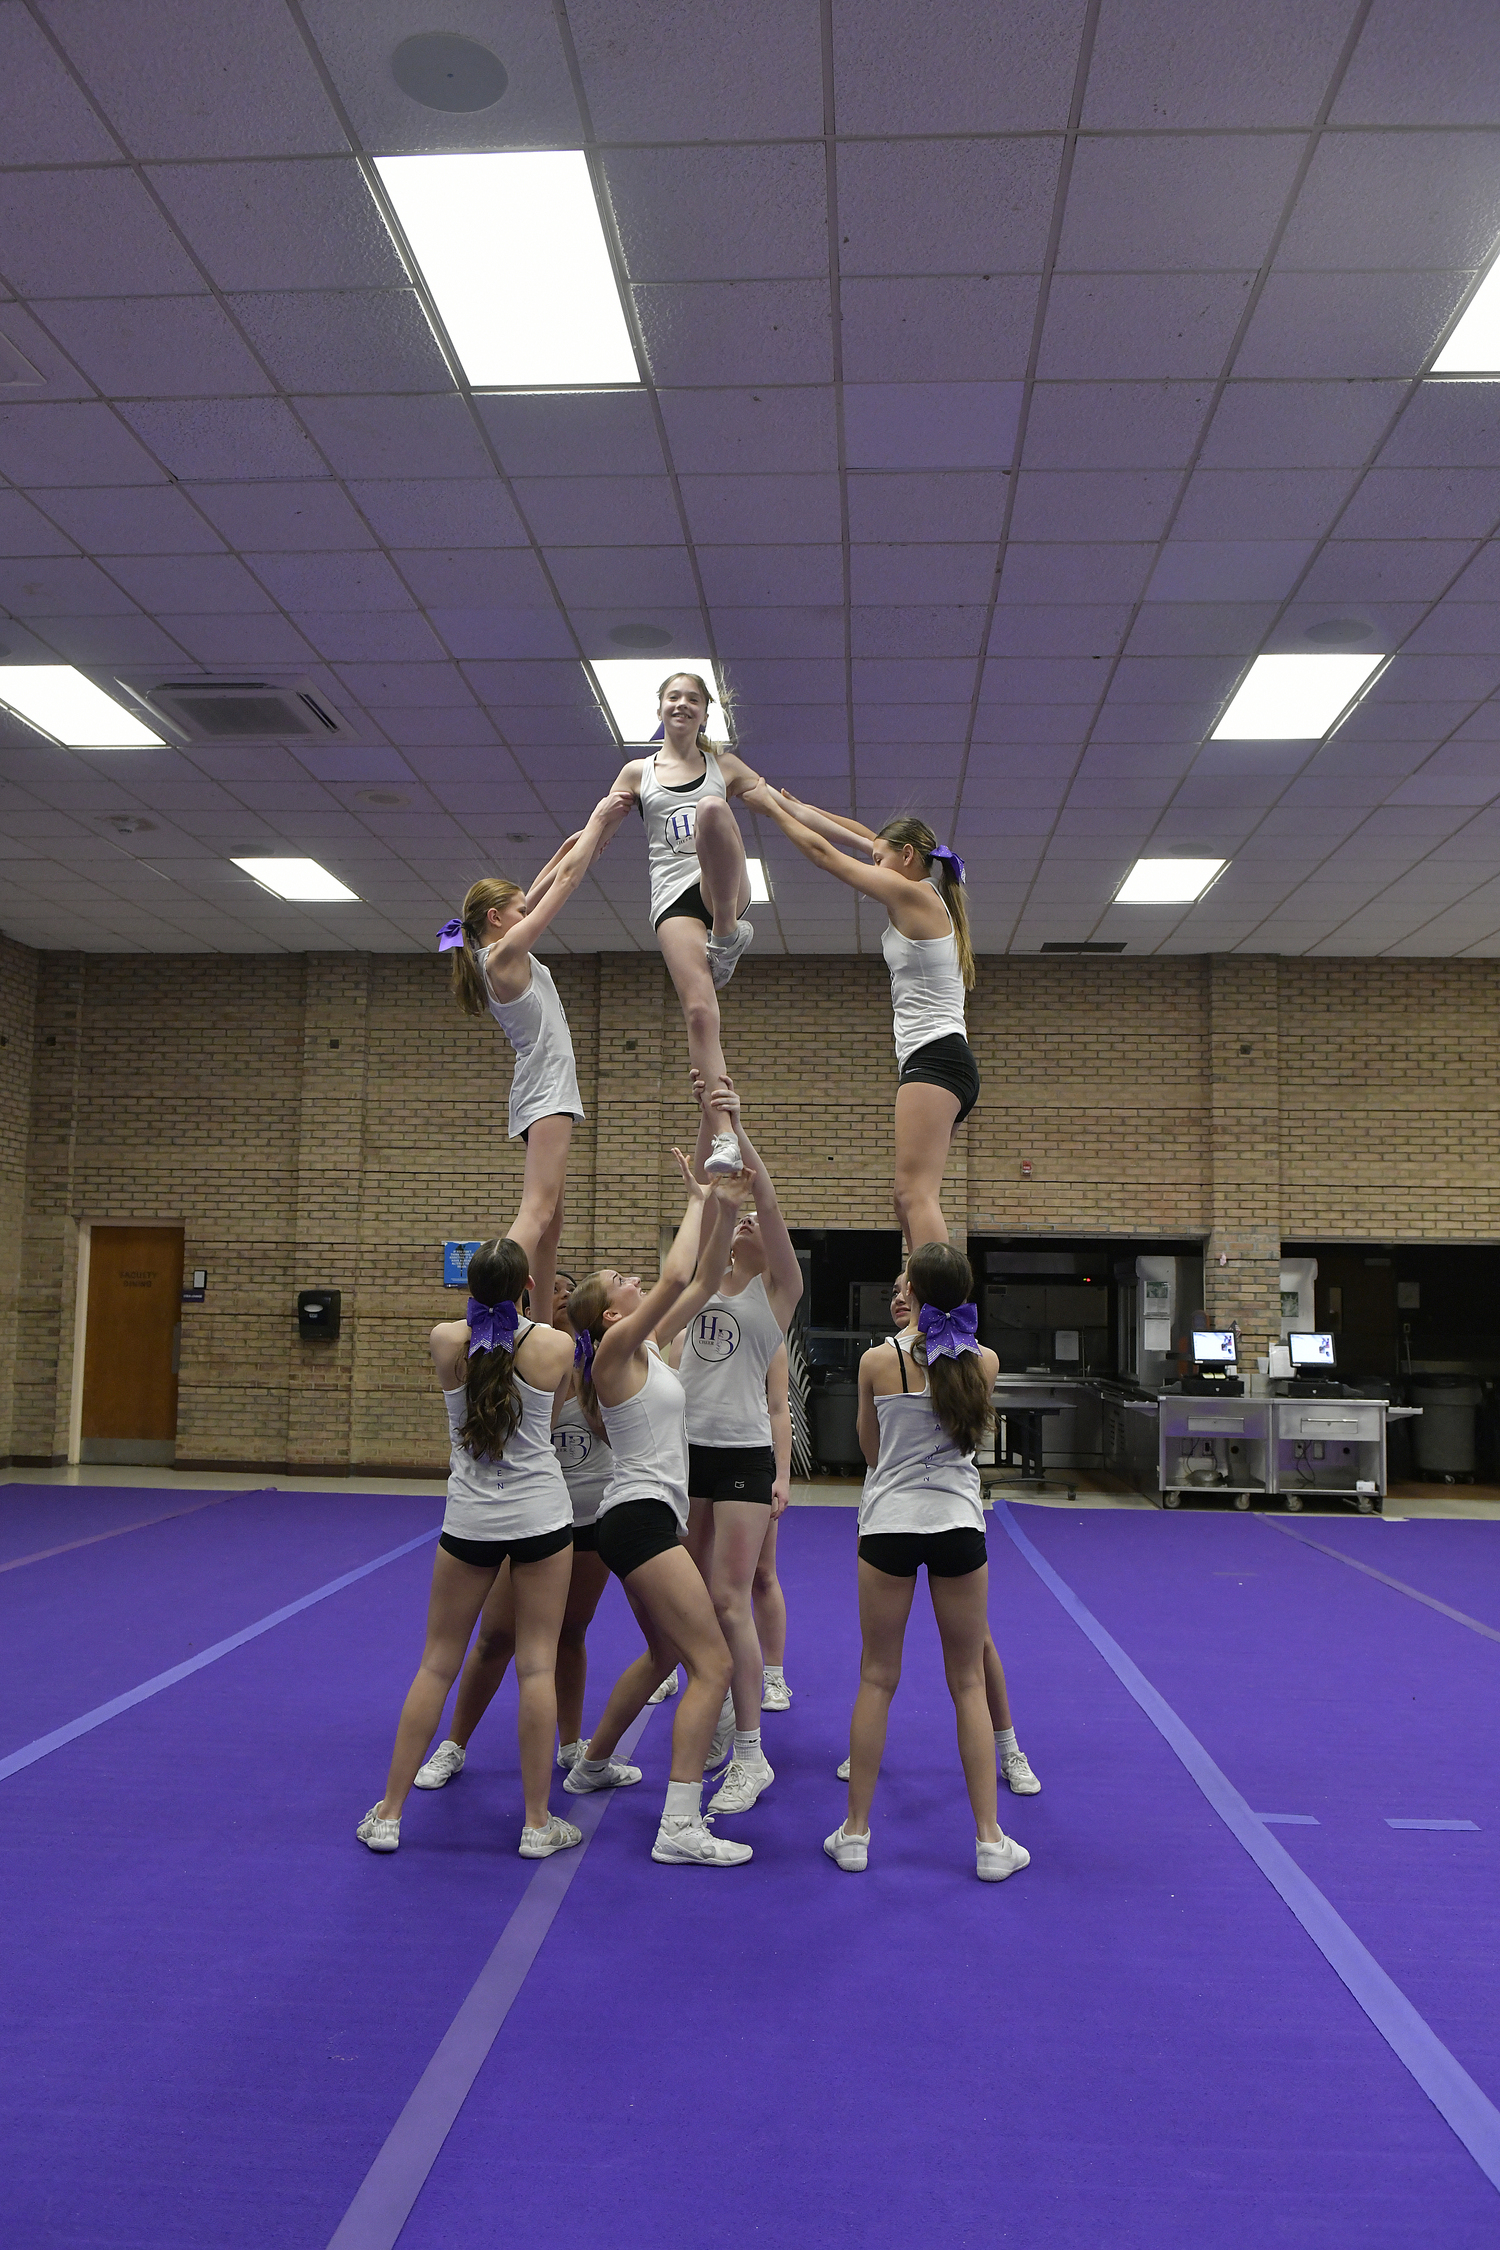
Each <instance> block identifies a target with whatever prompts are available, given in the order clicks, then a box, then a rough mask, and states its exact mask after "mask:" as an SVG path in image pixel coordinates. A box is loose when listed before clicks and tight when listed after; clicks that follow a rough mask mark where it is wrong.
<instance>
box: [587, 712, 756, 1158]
mask: <svg viewBox="0 0 1500 2250" xmlns="http://www.w3.org/2000/svg"><path fill="white" fill-rule="evenodd" d="M712 701H713V697H712V695H711V694H710V692H709V688H708V683H707V682H706V681H705V680H702V679H700V678H699V676H698V674H697V673H696V672H673V673H671V674H670V675H669V676H668V677H667V678H666V679H665V680H663V681H662V684H661V687H660V689H659V690H658V693H657V709H658V711H659V713H660V715H661V727H662V745H661V748H660V749H659V750H658V751H656V752H655V753H654V755H652V756H650V757H645V758H633V759H632V760H631V761H630V764H629V765H628V766H625V767H623V768H622V770H621V772H620V775H619V777H618V779H617V780H616V781H615V783H614V786H613V791H612V794H613V795H614V796H615V797H616V798H626V799H628V798H633V799H634V800H635V801H636V803H637V804H638V805H639V806H640V810H641V817H642V819H643V820H644V821H645V824H646V850H647V858H648V863H649V866H650V873H651V927H652V928H653V930H655V932H656V941H657V944H658V945H659V946H660V947H661V950H662V958H663V960H664V961H665V962H666V964H667V970H668V973H669V974H670V976H671V979H672V982H673V984H674V985H675V986H676V988H677V997H678V999H679V1001H680V1002H681V1003H682V1015H683V1021H684V1023H685V1025H686V1027H687V1040H688V1059H689V1061H690V1062H691V1064H692V1066H693V1068H694V1069H695V1070H696V1071H697V1072H698V1073H699V1075H700V1076H701V1078H702V1079H703V1081H704V1084H705V1085H706V1086H707V1087H708V1089H709V1092H710V1093H714V1092H716V1091H717V1090H718V1089H719V1088H720V1087H721V1086H725V1085H727V1084H728V1074H727V1072H726V1070H725V1068H724V1048H723V1044H722V1042H721V1039H720V1030H719V999H718V995H719V993H720V992H721V991H722V989H723V987H724V986H725V985H726V984H728V982H729V980H730V978H731V977H732V976H733V975H734V972H735V970H736V968H737V967H738V965H739V962H740V958H741V956H742V955H743V953H744V951H745V948H746V947H747V946H748V945H749V944H750V942H751V940H752V938H753V937H754V936H755V925H754V923H753V922H750V921H748V920H747V919H746V918H745V909H746V907H747V906H748V905H749V903H750V877H749V875H748V873H747V872H746V868H745V845H744V840H743V838H742V837H741V835H740V828H739V822H738V821H737V820H736V819H735V817H734V814H733V813H732V812H731V811H730V809H729V800H730V798H731V797H744V796H745V795H746V793H747V792H748V791H750V790H752V789H757V788H758V789H761V790H762V791H764V784H763V783H762V782H761V780H760V777H759V776H758V775H757V774H755V773H753V772H752V771H751V769H750V768H749V767H748V766H747V765H746V764H745V763H744V761H743V759H741V758H737V757H736V756H735V754H734V752H733V751H732V750H719V749H716V748H715V747H714V745H713V744H712V743H711V742H710V741H709V740H708V737H707V734H706V733H705V731H704V730H705V726H706V722H707V719H708V707H709V704H710V703H711V702H712ZM707 1165H708V1176H709V1178H710V1179H722V1178H728V1177H729V1176H730V1175H731V1174H732V1173H735V1172H738V1171H739V1170H740V1168H741V1166H740V1152H739V1148H738V1145H737V1143H736V1141H735V1138H734V1134H733V1132H732V1131H730V1130H729V1129H728V1127H727V1125H726V1127H725V1129H724V1130H722V1131H720V1132H719V1133H718V1134H717V1135H716V1136H715V1138H714V1142H713V1146H712V1148H711V1149H710V1150H709V1153H708V1159H707Z"/></svg>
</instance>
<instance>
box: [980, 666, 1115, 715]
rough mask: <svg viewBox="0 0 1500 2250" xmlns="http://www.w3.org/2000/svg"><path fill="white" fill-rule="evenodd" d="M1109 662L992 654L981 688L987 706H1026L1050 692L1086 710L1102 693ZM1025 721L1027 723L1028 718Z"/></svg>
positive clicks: (1068, 704)
mask: <svg viewBox="0 0 1500 2250" xmlns="http://www.w3.org/2000/svg"><path fill="white" fill-rule="evenodd" d="M1108 678H1109V664H1108V662H1107V661H1106V660H1105V659H1103V658H1096V657H1087V656H1083V657H1065V656H991V657H990V658H989V660H988V662H987V663H986V665H985V668H984V680H983V683H982V686H981V689H980V693H981V695H982V697H983V700H984V703H985V704H986V705H991V706H993V705H995V704H1009V705H1019V706H1022V707H1025V706H1027V705H1034V704H1036V703H1039V702H1040V701H1041V699H1042V697H1043V696H1045V695H1048V694H1050V695H1051V696H1052V697H1054V698H1055V699H1056V700H1057V702H1058V703H1059V704H1061V705H1066V706H1076V707H1077V708H1079V709H1081V710H1083V711H1085V713H1087V711H1088V710H1090V709H1091V708H1092V707H1093V706H1094V705H1095V704H1096V703H1097V702H1098V699H1099V697H1100V696H1101V695H1102V694H1103V693H1104V688H1105V684H1106V682H1107V680H1108ZM1026 724H1027V725H1028V726H1029V725H1030V721H1029V719H1028V720H1027V722H1026Z"/></svg>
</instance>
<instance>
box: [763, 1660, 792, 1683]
mask: <svg viewBox="0 0 1500 2250" xmlns="http://www.w3.org/2000/svg"><path fill="white" fill-rule="evenodd" d="M762 1677H763V1678H764V1679H765V1681H766V1683H767V1685H768V1686H769V1684H770V1682H771V1681H772V1680H774V1681H775V1682H776V1685H777V1686H778V1687H785V1685H786V1675H785V1674H784V1673H783V1671H782V1669H781V1666H780V1665H779V1664H767V1665H765V1666H764V1667H763V1670H762Z"/></svg>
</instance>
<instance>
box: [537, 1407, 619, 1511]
mask: <svg viewBox="0 0 1500 2250" xmlns="http://www.w3.org/2000/svg"><path fill="white" fill-rule="evenodd" d="M552 1450H553V1452H554V1453H555V1454H556V1455H557V1464H558V1467H559V1468H560V1469H561V1470H562V1473H563V1477H564V1479H565V1480H566V1483H567V1487H568V1497H569V1499H570V1500H571V1501H572V1503H573V1521H574V1522H575V1523H592V1522H593V1520H594V1518H595V1516H597V1515H598V1513H599V1502H600V1500H601V1499H602V1498H603V1497H604V1487H605V1486H606V1485H607V1484H608V1482H609V1472H610V1470H611V1469H612V1468H613V1466H614V1456H613V1455H612V1453H611V1452H610V1449H609V1441H608V1439H607V1438H602V1437H600V1435H599V1433H598V1431H597V1430H595V1429H592V1428H590V1426H589V1419H588V1416H587V1415H586V1414H585V1413H584V1411H583V1407H582V1405H581V1403H580V1402H579V1400H577V1399H576V1398H570V1399H569V1400H567V1402H566V1403H565V1405H564V1407H563V1410H562V1412H561V1413H560V1414H559V1415H558V1417H557V1420H556V1421H555V1422H554V1423H553V1425H552Z"/></svg>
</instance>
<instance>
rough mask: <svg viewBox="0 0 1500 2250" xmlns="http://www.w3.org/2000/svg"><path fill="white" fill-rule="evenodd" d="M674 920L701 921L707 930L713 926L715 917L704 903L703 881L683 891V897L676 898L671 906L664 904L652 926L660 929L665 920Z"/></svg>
mask: <svg viewBox="0 0 1500 2250" xmlns="http://www.w3.org/2000/svg"><path fill="white" fill-rule="evenodd" d="M672 921H684V922H701V923H702V924H703V927H704V928H705V930H711V929H712V928H713V926H714V918H713V916H712V915H711V914H710V913H709V911H708V908H707V907H706V906H705V905H704V903H703V885H702V884H701V883H694V884H693V886H692V888H691V889H690V890H686V891H684V892H683V894H682V896H681V898H674V899H673V901H672V903H671V905H670V906H664V907H663V908H662V910H661V912H660V914H658V915H657V917H656V920H655V921H654V922H653V923H652V925H651V927H652V929H653V930H659V929H660V928H661V926H662V924H663V922H672Z"/></svg>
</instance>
